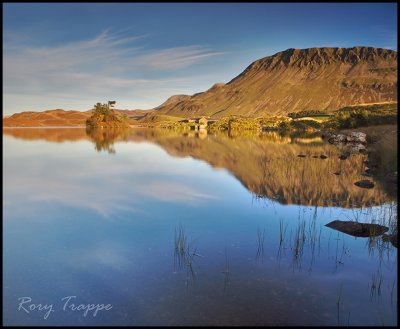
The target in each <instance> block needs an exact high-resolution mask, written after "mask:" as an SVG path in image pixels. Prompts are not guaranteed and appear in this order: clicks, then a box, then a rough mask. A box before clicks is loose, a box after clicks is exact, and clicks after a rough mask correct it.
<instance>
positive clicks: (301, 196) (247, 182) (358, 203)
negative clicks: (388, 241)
mask: <svg viewBox="0 0 400 329" xmlns="http://www.w3.org/2000/svg"><path fill="white" fill-rule="evenodd" d="M3 133H4V134H6V135H11V136H14V137H17V138H22V139H26V140H34V139H45V140H47V141H51V142H63V141H78V140H91V141H92V142H93V143H94V144H95V149H96V150H97V151H99V152H100V151H106V152H109V153H115V148H114V143H116V142H119V141H131V142H151V143H154V144H157V145H159V146H161V147H162V148H163V149H164V150H165V151H166V152H168V154H170V155H171V156H176V157H188V156H189V157H193V158H195V159H199V160H203V161H206V162H207V163H209V164H210V165H211V166H213V167H214V168H225V169H227V170H228V171H229V172H230V173H231V174H232V175H234V176H235V177H236V178H237V179H238V180H239V181H240V182H241V183H242V184H243V186H244V187H246V188H247V189H248V190H249V191H250V192H251V193H252V194H253V195H254V196H255V197H257V198H268V199H271V200H276V201H278V202H279V203H282V204H298V205H309V206H338V207H346V208H347V207H365V206H373V205H380V204H383V203H387V202H390V201H393V200H395V199H396V198H397V190H396V189H393V188H392V187H391V185H390V184H389V188H388V185H387V183H386V182H381V181H380V178H381V175H379V174H378V175H376V176H375V175H374V176H373V177H368V179H370V180H372V181H373V182H374V183H375V187H374V188H372V189H363V188H359V187H357V186H355V185H354V182H356V181H358V180H361V179H365V177H363V176H361V174H362V173H363V172H364V169H365V163H364V161H365V160H367V159H368V158H373V159H374V161H377V160H376V159H383V158H385V159H387V158H388V157H390V159H389V160H388V161H386V160H385V161H386V162H388V163H392V166H394V165H396V166H397V162H396V161H392V160H393V159H391V158H392V157H393V158H394V159H396V157H397V151H393V149H390V152H386V151H385V145H386V144H387V145H391V146H392V145H393V143H392V142H390V140H389V142H387V143H385V144H382V145H380V147H379V148H378V149H377V148H371V150H372V151H371V152H372V153H369V154H361V153H353V154H351V155H350V156H349V157H348V158H347V159H346V160H340V159H339V155H340V154H341V153H342V152H343V150H341V149H339V148H337V147H336V146H333V145H330V144H328V143H325V142H324V141H323V140H322V139H321V138H320V137H319V136H318V134H314V135H308V136H307V135H302V136H299V135H298V136H289V135H279V134H277V133H275V132H270V133H264V134H261V135H257V134H252V133H248V134H247V135H236V136H233V135H228V134H218V135H210V134H208V135H207V134H206V133H204V132H203V133H195V132H191V133H177V132H173V131H171V130H167V129H100V130H99V129H97V130H88V131H85V130H84V129H77V128H52V129H45V128H32V129H30V128H23V129H19V128H7V129H4V130H3ZM386 138H388V137H387V136H386ZM393 138H394V139H396V135H395V134H394V135H393ZM299 154H303V155H304V157H298V155H299ZM322 154H324V155H326V156H327V158H326V159H321V158H320V157H319V156H320V155H322ZM382 155H383V156H382ZM391 170H393V171H397V168H391ZM335 173H336V174H335ZM338 173H340V174H339V175H337V174H338Z"/></svg>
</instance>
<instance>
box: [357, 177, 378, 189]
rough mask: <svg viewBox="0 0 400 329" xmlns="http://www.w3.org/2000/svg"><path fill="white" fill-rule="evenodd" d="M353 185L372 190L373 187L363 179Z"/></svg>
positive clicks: (371, 183) (372, 184) (368, 181)
mask: <svg viewBox="0 0 400 329" xmlns="http://www.w3.org/2000/svg"><path fill="white" fill-rule="evenodd" d="M354 185H356V186H358V187H362V188H373V187H374V186H375V184H374V183H373V182H371V181H370V180H368V179H363V180H360V181H358V182H355V183H354Z"/></svg>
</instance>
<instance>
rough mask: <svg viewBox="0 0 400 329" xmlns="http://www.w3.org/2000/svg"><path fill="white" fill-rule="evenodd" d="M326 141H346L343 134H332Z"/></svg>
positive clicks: (334, 142) (332, 142) (335, 142)
mask: <svg viewBox="0 0 400 329" xmlns="http://www.w3.org/2000/svg"><path fill="white" fill-rule="evenodd" d="M328 142H329V143H331V144H337V143H346V142H347V136H346V135H344V134H338V135H332V137H331V138H329V139H328Z"/></svg>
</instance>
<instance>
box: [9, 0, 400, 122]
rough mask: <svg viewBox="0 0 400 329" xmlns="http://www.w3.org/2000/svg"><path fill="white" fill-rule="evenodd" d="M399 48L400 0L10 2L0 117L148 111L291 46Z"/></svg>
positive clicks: (223, 79) (236, 73)
mask: <svg viewBox="0 0 400 329" xmlns="http://www.w3.org/2000/svg"><path fill="white" fill-rule="evenodd" d="M324 46H325V47H326V46H331V47H352V46H373V47H382V48H390V49H394V50H397V4H396V3H353V4H351V3H342V4H334V3H319V4H318V3H317V4H315V3H309V4H304V3H303V4H293V3H281V4H278V3H276V4H273V3H239V4H234V3H219V4H215V3H186V4H182V3H168V4H161V3H147V4H145V3H142V4H140V3H116V4H111V3H109V4H107V3H97V4H96V3H85V4H82V3H81V4H79V3H76V4H74V3H64V4H61V3H42V4H39V3H33V4H29V3H25V4H23V3H15V4H13V3H6V4H3V115H9V114H12V113H15V112H21V111H28V110H30V111H42V110H48V109H55V108H63V109H66V110H72V109H74V110H87V109H90V108H91V107H92V106H93V104H95V103H96V102H99V101H100V102H103V101H104V102H105V101H107V100H116V101H117V108H121V109H149V108H152V107H155V106H158V105H160V104H161V103H162V102H164V101H165V100H166V99H167V98H168V97H169V96H172V95H175V94H189V95H191V94H194V93H196V92H201V91H204V90H206V89H208V88H210V87H211V86H212V85H213V84H214V83H217V82H225V83H226V82H228V81H230V80H231V79H233V78H234V77H235V76H236V75H238V74H239V73H241V72H242V71H243V70H244V69H245V68H246V67H247V66H248V65H249V64H250V63H251V62H253V61H254V60H256V59H259V58H262V57H265V56H269V55H273V54H275V53H276V52H278V51H282V50H285V49H287V48H309V47H324Z"/></svg>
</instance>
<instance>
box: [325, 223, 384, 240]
mask: <svg viewBox="0 0 400 329" xmlns="http://www.w3.org/2000/svg"><path fill="white" fill-rule="evenodd" d="M325 226H327V227H330V228H332V229H334V230H337V231H340V232H343V233H346V234H349V235H352V236H356V237H371V236H379V235H382V234H383V233H385V232H387V231H388V230H389V228H388V227H386V226H382V225H378V224H367V223H359V222H354V221H342V220H334V221H333V222H330V223H328V224H326V225H325Z"/></svg>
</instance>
